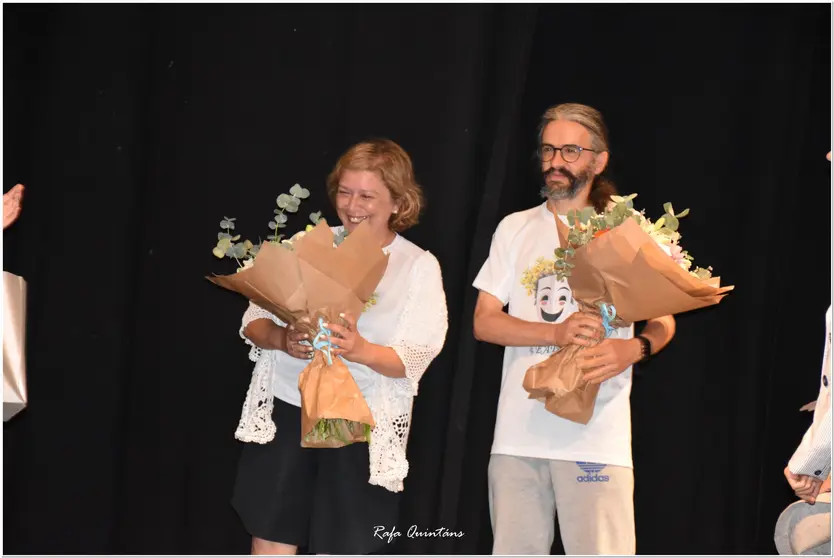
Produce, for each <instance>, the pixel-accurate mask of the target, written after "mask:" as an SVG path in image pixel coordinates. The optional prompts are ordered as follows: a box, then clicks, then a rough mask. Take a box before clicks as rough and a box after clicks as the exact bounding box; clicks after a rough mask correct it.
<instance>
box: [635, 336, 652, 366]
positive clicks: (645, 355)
mask: <svg viewBox="0 0 834 558" xmlns="http://www.w3.org/2000/svg"><path fill="white" fill-rule="evenodd" d="M637 340H638V341H640V345H641V346H642V349H643V351H642V353H641V354H640V360H638V361H637V362H645V361H647V360H649V357H650V356H652V343H651V341H649V340H648V338H646V337H644V336H642V335H638V336H637Z"/></svg>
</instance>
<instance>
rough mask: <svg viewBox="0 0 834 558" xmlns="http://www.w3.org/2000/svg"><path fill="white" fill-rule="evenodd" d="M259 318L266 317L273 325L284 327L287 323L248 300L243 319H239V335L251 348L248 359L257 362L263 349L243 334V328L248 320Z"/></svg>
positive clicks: (252, 320)
mask: <svg viewBox="0 0 834 558" xmlns="http://www.w3.org/2000/svg"><path fill="white" fill-rule="evenodd" d="M261 318H266V319H267V320H272V321H273V323H275V325H278V326H281V327H285V326H286V325H287V324H285V323H284V322H282V321H281V320H279V319H278V317H276V316H275V315H274V314H273V313H272V312H267V311H266V310H264V309H263V308H261V307H260V306H258V305H257V304H255V303H254V302H249V308H247V309H246V312H244V313H243V319H242V320H241V324H240V331H239V332H238V333H239V334H240V337H241V338H242V339H243V340H244V341H246V344H247V345H249V346H251V347H252V349H251V350H250V351H249V360H251V361H252V362H258V359H259V358H261V353H262V352H263V351H264V349H261V348H260V347H258V346H257V345H255V344H254V343H252V341H251V340H250V339H249V338H248V337H246V335H244V334H243V330H244V329H246V326H247V325H249V323H250V322H254V321H255V320H259V319H261Z"/></svg>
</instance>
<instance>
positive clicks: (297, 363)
mask: <svg viewBox="0 0 834 558" xmlns="http://www.w3.org/2000/svg"><path fill="white" fill-rule="evenodd" d="M331 229H332V230H333V231H334V233H336V234H339V233H341V231H342V227H331ZM383 251H384V252H385V253H387V254H389V257H388V267H387V268H386V269H385V275H384V276H383V277H382V280H381V281H380V283H379V286H378V287H377V289H376V291H375V293H374V300H375V303H373V304H372V305H370V306H369V307H367V309H366V310H365V311H364V312H363V313H362V315H361V316H360V317H359V320H358V321H357V323H356V327H357V329H358V330H359V332H360V333H361V334H362V337H364V338H365V340H367V341H369V342H371V343H374V344H376V345H382V346H383V347H387V346H389V345H391V343H392V342H393V341H394V339H393V337H394V335H395V334H396V333H397V325H398V323H399V320H400V316H401V315H402V314H403V313H404V312H405V311H406V302H407V301H408V297H407V296H406V294H405V293H406V292H407V289H406V286H407V285H408V284H409V277H410V275H411V268H412V267H413V266H414V264H415V262H416V261H417V260H418V259H419V258H433V257H434V256H432V255H431V254H430V253H428V252H426V251H425V250H423V249H422V248H420V247H419V246H417V245H416V244H414V243H413V242H411V241H409V240H406V239H405V238H403V237H402V236H400V235H397V236H396V237H395V238H394V240H393V241H392V242H391V244H389V245H388V246H386V247H385V248H384V249H383ZM281 325H286V324H284V323H283V322H281ZM274 358H275V363H274V366H273V370H274V375H273V381H272V392H273V394H274V395H275V397H277V398H278V399H280V400H281V401H284V402H286V403H290V404H291V405H295V406H296V407H300V406H301V393H300V392H299V390H298V375H299V374H301V371H302V370H304V368H305V367H306V366H307V365H308V364H309V363H310V361H309V360H302V359H297V358H293V357H291V356H290V355H288V354H287V353H285V352H283V351H275V354H274ZM342 360H343V362H344V363H345V364H346V365H347V368H348V370H349V371H350V373H351V375H352V376H353V379H354V380H355V381H356V384H357V385H358V386H359V389H360V390H361V391H362V395H363V397H365V399H370V398H371V395H372V390H373V388H374V386H375V385H376V382H375V379H376V376H378V375H379V374H378V373H377V372H374V371H373V370H372V369H370V368H368V367H367V366H365V365H364V364H358V363H356V362H351V361H349V360H347V359H342Z"/></svg>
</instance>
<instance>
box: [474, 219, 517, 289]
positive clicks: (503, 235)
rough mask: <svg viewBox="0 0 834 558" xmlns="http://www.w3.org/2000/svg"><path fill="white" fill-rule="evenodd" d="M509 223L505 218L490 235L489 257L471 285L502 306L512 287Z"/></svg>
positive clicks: (512, 267)
mask: <svg viewBox="0 0 834 558" xmlns="http://www.w3.org/2000/svg"><path fill="white" fill-rule="evenodd" d="M509 227H510V222H509V221H508V220H507V218H506V217H505V218H504V219H503V220H502V221H501V222H500V223H499V224H498V228H496V229H495V233H494V234H493V235H492V244H491V245H490V248H489V257H488V258H487V259H486V261H485V262H484V265H483V266H481V271H480V272H479V273H478V276H477V277H476V278H475V281H474V282H473V283H472V286H474V287H475V288H476V289H478V290H480V291H484V292H487V293H489V294H491V295H492V296H494V297H495V298H497V299H498V300H500V301H501V302H502V303H503V304H504V306H506V305H507V304H508V303H509V301H510V291H511V290H512V286H513V270H514V269H515V266H514V265H513V262H512V258H511V255H510V243H511V241H512V237H513V235H512V231H510V230H509Z"/></svg>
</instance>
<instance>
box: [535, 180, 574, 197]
mask: <svg viewBox="0 0 834 558" xmlns="http://www.w3.org/2000/svg"><path fill="white" fill-rule="evenodd" d="M584 186H585V184H584V183H580V182H579V181H578V180H577V181H575V182H572V183H571V185H570V186H568V187H567V188H550V187H549V186H548V185H547V184H544V185H543V186H542V189H541V190H540V191H539V195H540V196H541V197H542V198H543V199H546V200H550V201H561V200H572V199H574V198H575V197H576V196H577V194H579V191H580V190H581V189H582V188H583V187H584Z"/></svg>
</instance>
